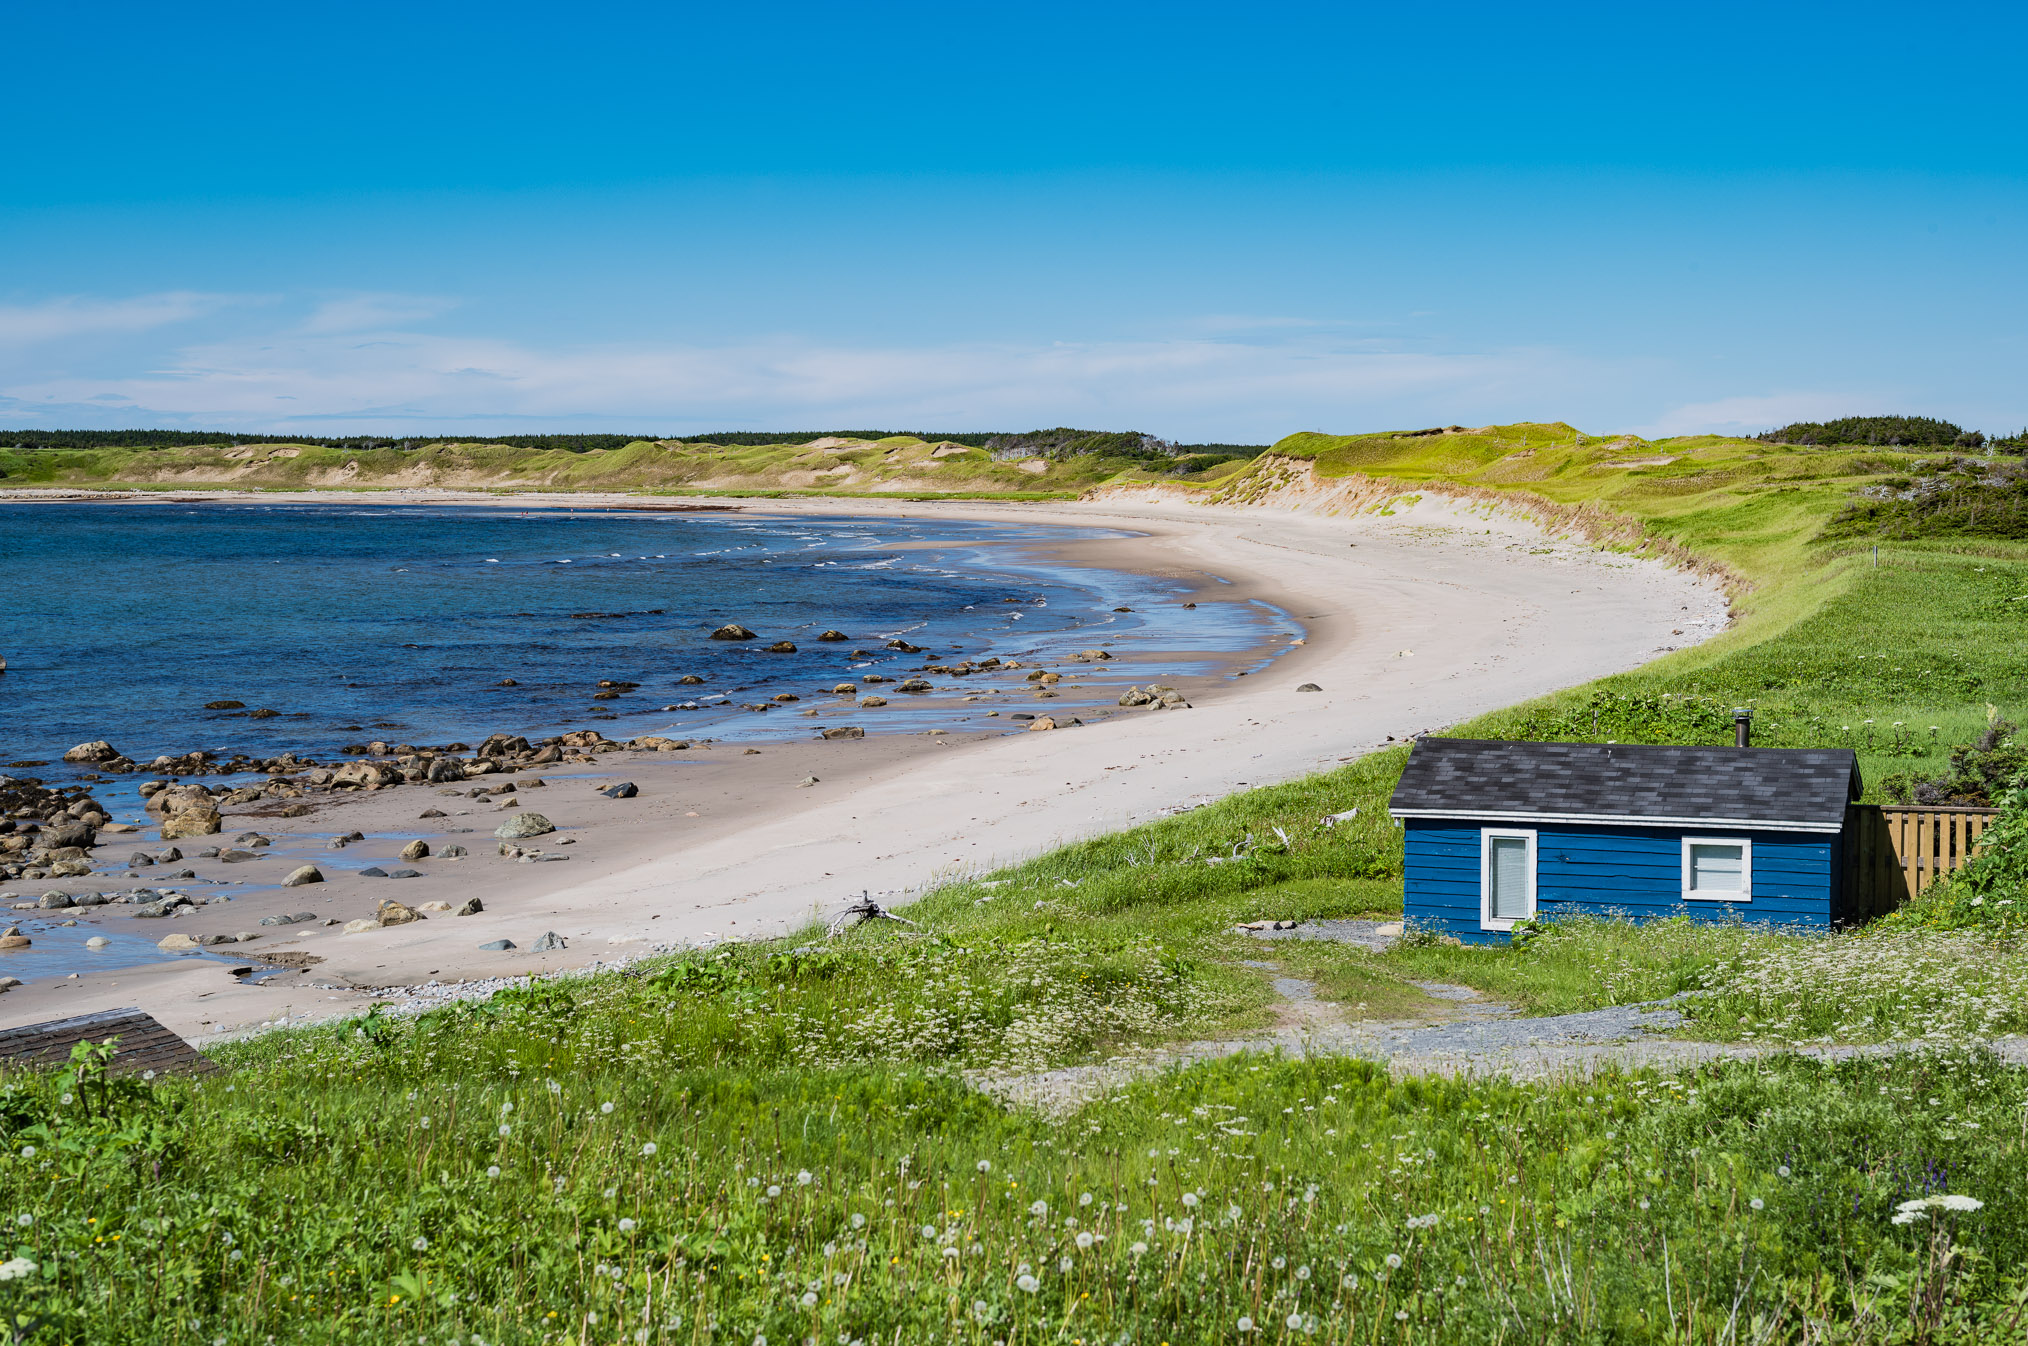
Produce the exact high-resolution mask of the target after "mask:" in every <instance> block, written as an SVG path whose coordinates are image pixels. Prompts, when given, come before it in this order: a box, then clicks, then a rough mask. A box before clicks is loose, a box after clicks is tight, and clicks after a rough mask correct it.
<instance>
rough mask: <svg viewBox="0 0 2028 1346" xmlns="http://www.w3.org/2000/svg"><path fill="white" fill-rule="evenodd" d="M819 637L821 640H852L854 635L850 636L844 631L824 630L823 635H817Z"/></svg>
mask: <svg viewBox="0 0 2028 1346" xmlns="http://www.w3.org/2000/svg"><path fill="white" fill-rule="evenodd" d="M817 639H819V640H850V639H852V637H850V636H848V635H846V634H845V633H844V632H843V631H826V632H824V634H822V635H820V636H818V637H817Z"/></svg>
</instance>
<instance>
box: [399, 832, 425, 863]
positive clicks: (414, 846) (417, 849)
mask: <svg viewBox="0 0 2028 1346" xmlns="http://www.w3.org/2000/svg"><path fill="white" fill-rule="evenodd" d="M429 855H430V844H429V843H428V842H427V841H424V840H423V839H422V838H421V837H417V838H416V839H415V840H414V841H411V842H409V843H408V845H406V846H404V847H402V848H401V858H402V859H404V860H427V859H429Z"/></svg>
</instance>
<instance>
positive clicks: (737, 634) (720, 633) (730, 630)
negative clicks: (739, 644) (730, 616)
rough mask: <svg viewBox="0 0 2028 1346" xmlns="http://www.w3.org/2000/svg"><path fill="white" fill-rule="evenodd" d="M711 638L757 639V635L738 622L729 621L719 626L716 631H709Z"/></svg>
mask: <svg viewBox="0 0 2028 1346" xmlns="http://www.w3.org/2000/svg"><path fill="white" fill-rule="evenodd" d="M711 638H712V639H713V640H757V639H759V637H757V636H755V635H754V633H753V632H751V631H749V630H747V629H746V628H745V627H744V626H741V625H740V624H739V623H738V622H729V623H727V624H726V625H724V626H721V627H719V628H718V629H717V630H716V631H713V632H712V633H711Z"/></svg>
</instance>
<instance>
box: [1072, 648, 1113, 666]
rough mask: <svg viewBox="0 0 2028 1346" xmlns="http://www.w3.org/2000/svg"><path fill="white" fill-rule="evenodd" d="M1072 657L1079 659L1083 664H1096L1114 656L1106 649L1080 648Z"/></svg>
mask: <svg viewBox="0 0 2028 1346" xmlns="http://www.w3.org/2000/svg"><path fill="white" fill-rule="evenodd" d="M1070 657H1071V658H1073V659H1075V660H1077V661H1078V662H1079V663H1081V664H1096V663H1102V662H1104V661H1105V660H1107V659H1110V658H1112V655H1110V654H1108V653H1107V652H1106V651H1104V650H1079V651H1078V652H1077V653H1076V654H1073V655H1071V656H1070Z"/></svg>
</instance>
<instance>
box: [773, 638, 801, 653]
mask: <svg viewBox="0 0 2028 1346" xmlns="http://www.w3.org/2000/svg"><path fill="white" fill-rule="evenodd" d="M795 652H796V644H795V642H794V641H792V640H778V641H776V642H775V643H774V644H772V645H770V646H768V653H769V654H794V653H795Z"/></svg>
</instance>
